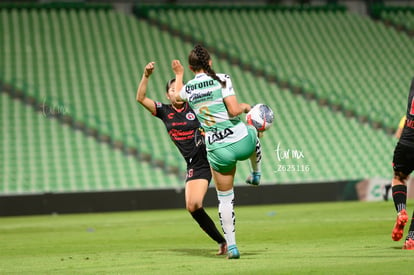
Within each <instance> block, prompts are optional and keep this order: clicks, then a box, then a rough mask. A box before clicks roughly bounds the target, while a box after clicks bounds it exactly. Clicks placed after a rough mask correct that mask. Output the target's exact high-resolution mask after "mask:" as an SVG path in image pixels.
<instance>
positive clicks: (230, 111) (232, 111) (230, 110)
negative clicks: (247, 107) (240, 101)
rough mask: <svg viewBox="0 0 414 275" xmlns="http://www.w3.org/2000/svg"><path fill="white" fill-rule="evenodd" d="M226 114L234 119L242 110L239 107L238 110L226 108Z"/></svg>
mask: <svg viewBox="0 0 414 275" xmlns="http://www.w3.org/2000/svg"><path fill="white" fill-rule="evenodd" d="M227 112H228V114H229V116H231V117H235V116H238V115H241V114H242V113H243V110H242V109H241V108H240V107H239V108H237V107H235V108H228V109H227Z"/></svg>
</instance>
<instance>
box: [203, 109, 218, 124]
mask: <svg viewBox="0 0 414 275" xmlns="http://www.w3.org/2000/svg"><path fill="white" fill-rule="evenodd" d="M200 115H203V116H204V117H205V119H206V120H205V122H204V123H205V124H206V125H207V126H213V125H214V124H216V120H215V119H214V117H213V115H212V114H211V112H210V110H209V109H208V107H207V106H203V107H201V108H200Z"/></svg>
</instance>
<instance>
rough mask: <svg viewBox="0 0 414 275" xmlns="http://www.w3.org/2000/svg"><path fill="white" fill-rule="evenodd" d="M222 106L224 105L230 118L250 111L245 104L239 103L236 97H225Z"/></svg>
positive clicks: (248, 106)
mask: <svg viewBox="0 0 414 275" xmlns="http://www.w3.org/2000/svg"><path fill="white" fill-rule="evenodd" d="M224 104H226V108H227V112H228V113H229V115H230V116H232V117H235V116H238V115H240V114H242V113H247V112H249V111H250V109H251V107H250V105H249V104H247V103H239V102H238V101H237V97H236V95H231V96H227V97H225V98H224Z"/></svg>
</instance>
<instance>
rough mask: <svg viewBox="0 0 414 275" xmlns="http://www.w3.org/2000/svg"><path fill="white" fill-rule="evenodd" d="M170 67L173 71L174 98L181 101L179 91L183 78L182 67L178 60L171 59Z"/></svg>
mask: <svg viewBox="0 0 414 275" xmlns="http://www.w3.org/2000/svg"><path fill="white" fill-rule="evenodd" d="M171 67H172V69H173V71H174V73H175V92H174V96H175V100H177V101H182V98H181V96H180V91H181V89H182V88H183V86H184V85H183V83H184V82H183V79H184V67H183V65H181V63H180V60H173V61H172V64H171Z"/></svg>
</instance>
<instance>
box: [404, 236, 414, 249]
mask: <svg viewBox="0 0 414 275" xmlns="http://www.w3.org/2000/svg"><path fill="white" fill-rule="evenodd" d="M403 249H406V250H414V240H413V239H410V238H409V239H407V240H405V243H404V246H403Z"/></svg>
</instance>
